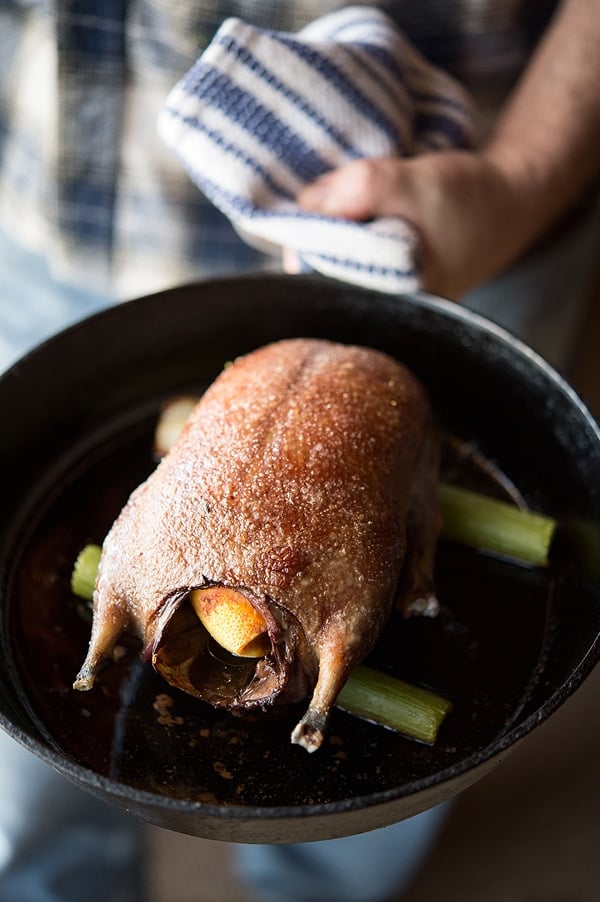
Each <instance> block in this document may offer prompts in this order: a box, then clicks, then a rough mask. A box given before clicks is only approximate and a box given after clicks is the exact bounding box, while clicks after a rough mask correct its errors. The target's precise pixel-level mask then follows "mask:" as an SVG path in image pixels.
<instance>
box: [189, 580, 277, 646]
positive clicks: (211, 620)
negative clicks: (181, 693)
mask: <svg viewBox="0 0 600 902" xmlns="http://www.w3.org/2000/svg"><path fill="white" fill-rule="evenodd" d="M190 601H191V603H192V607H193V608H194V611H195V612H196V614H197V615H198V617H199V619H200V620H201V621H202V623H203V625H204V627H205V628H206V630H207V631H208V632H209V633H210V635H211V636H212V638H213V639H214V640H215V642H218V644H219V645H220V646H221V647H222V648H224V649H226V650H227V651H228V652H231V654H233V655H238V656H239V657H242V658H262V657H263V656H264V655H266V654H267V653H268V652H269V651H270V650H271V642H270V640H269V635H268V632H267V624H266V623H265V619H264V617H263V616H262V614H259V612H258V611H257V610H256V608H255V607H254V606H253V605H252V604H251V603H250V602H249V601H248V599H247V598H246V596H245V595H242V593H241V592H237V591H236V590H235V589H228V588H226V587H225V586H210V587H209V588H208V589H194V591H193V592H190Z"/></svg>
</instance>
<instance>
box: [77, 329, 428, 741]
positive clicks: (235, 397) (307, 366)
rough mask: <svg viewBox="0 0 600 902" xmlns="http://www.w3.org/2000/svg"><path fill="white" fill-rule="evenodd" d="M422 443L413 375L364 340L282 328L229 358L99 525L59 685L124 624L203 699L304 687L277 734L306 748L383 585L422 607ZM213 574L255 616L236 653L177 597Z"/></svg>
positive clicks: (384, 615) (86, 677)
mask: <svg viewBox="0 0 600 902" xmlns="http://www.w3.org/2000/svg"><path fill="white" fill-rule="evenodd" d="M438 456H439V448H438V436H437V433H436V430H435V426H434V423H433V417H432V412H431V409H430V405H429V401H428V398H427V396H426V393H425V391H424V389H423V387H422V386H421V384H420V383H419V382H418V381H417V380H416V378H415V377H414V376H413V375H412V374H411V373H410V372H409V371H408V370H407V369H406V368H405V367H404V366H402V365H401V364H399V363H397V362H396V361H395V360H393V359H392V358H390V357H388V356H387V355H385V354H382V353H381V352H379V351H375V350H371V349H367V348H361V347H355V346H347V345H341V344H337V343H333V342H328V341H323V340H316V339H290V340H285V341H280V342H277V343H274V344H271V345H267V346H265V347H263V348H260V349H259V350H257V351H254V352H253V353H250V354H248V355H246V356H244V357H241V358H239V359H238V360H236V361H235V363H234V364H232V365H230V366H228V367H227V368H226V369H225V370H224V371H223V372H222V373H221V375H220V376H219V377H218V378H217V379H216V381H215V382H214V383H213V384H212V386H210V388H209V389H208V390H207V391H206V393H205V394H204V396H203V397H202V398H201V400H200V402H199V403H198V405H197V407H196V408H195V409H194V411H193V412H192V414H191V416H190V418H189V420H188V421H187V423H186V426H185V427H184V430H183V432H182V434H181V436H180V437H179V439H178V440H177V441H176V443H175V445H174V446H173V447H172V448H171V450H170V451H169V453H168V454H167V455H166V457H164V458H163V460H162V461H161V462H160V464H159V465H158V467H157V468H156V470H155V471H154V473H153V474H152V475H151V476H150V477H149V478H148V479H147V480H146V482H145V483H143V484H142V485H141V486H139V487H138V488H137V489H136V490H135V491H134V492H133V494H132V495H131V497H130V499H129V501H128V502H127V504H126V506H125V507H124V508H123V510H122V512H121V513H120V515H119V517H118V518H117V520H116V521H115V523H114V525H113V527H112V528H111V530H110V532H109V533H108V535H107V537H106V539H105V541H104V545H103V551H102V557H101V561H100V567H99V572H98V579H97V583H96V591H95V595H94V620H93V626H92V635H91V640H90V646H89V650H88V654H87V657H86V660H85V662H84V664H83V666H82V668H81V671H80V673H79V675H78V677H77V679H76V682H75V684H74V685H75V687H76V688H78V689H89V688H91V686H92V684H93V682H94V678H95V675H96V673H97V671H98V669H99V668H100V666H101V665H102V663H103V662H104V661H105V659H106V658H107V657H108V656H109V655H110V653H111V650H112V648H113V646H114V644H115V643H116V641H117V639H118V637H119V635H120V634H121V633H122V632H123V631H125V630H127V631H129V632H133V633H135V634H137V635H138V636H139V637H140V638H141V639H142V641H143V644H144V648H145V656H146V658H147V659H151V660H152V663H153V665H154V666H155V668H156V669H157V670H159V672H161V673H162V674H163V675H164V676H165V677H166V679H167V680H168V681H169V682H170V683H172V684H173V685H176V686H178V687H179V688H182V689H184V690H185V691H187V692H191V693H192V694H194V695H197V696H198V697H200V698H202V699H204V700H205V701H208V702H209V703H210V704H213V705H215V706H222V707H226V708H228V709H230V710H231V711H233V712H234V713H243V712H244V711H246V710H249V709H253V708H268V707H269V706H271V705H273V704H275V703H276V704H278V705H280V704H283V703H296V702H300V701H302V700H304V699H306V698H308V699H309V702H308V709H307V711H306V713H305V715H304V717H303V718H302V719H301V721H300V722H299V723H298V725H297V726H296V727H295V729H294V731H293V733H292V741H293V742H296V743H298V744H300V745H303V746H304V747H305V748H307V749H308V750H309V751H313V750H314V749H316V748H318V746H319V745H320V744H321V741H322V738H323V733H324V730H325V728H326V724H327V719H328V716H329V712H330V709H331V707H332V705H333V704H334V702H335V699H336V696H337V694H338V692H339V691H340V689H341V687H342V686H343V685H344V683H345V681H346V679H347V678H348V675H349V674H350V672H351V670H352V669H353V668H354V667H355V666H356V665H357V664H358V663H359V662H360V661H361V660H363V658H364V657H365V656H366V655H367V654H368V652H369V651H370V650H371V648H372V647H373V645H374V643H375V642H376V640H377V638H378V637H379V636H380V635H381V632H382V630H383V629H384V626H385V624H386V622H387V620H388V618H389V615H390V612H391V609H392V606H393V604H394V601H396V602H397V603H398V604H399V606H400V607H401V609H402V610H403V611H404V613H411V612H415V611H422V612H425V613H435V610H436V601H435V596H434V594H433V577H432V570H433V560H434V554H435V546H436V541H437V534H438V529H439V512H438V504H437V477H438ZM219 587H223V588H224V589H228V590H235V591H234V592H233V593H232V592H228V593H224V594H225V595H227V597H228V598H232V597H235V593H236V592H239V593H240V594H241V595H242V596H244V599H247V600H248V601H250V603H251V605H252V607H253V608H254V609H255V610H256V611H257V612H258V614H259V615H261V616H262V618H263V619H264V623H265V629H266V631H267V632H268V639H269V643H270V650H269V651H268V652H267V654H265V655H263V656H261V657H259V658H257V659H252V660H248V659H240V660H241V661H244V662H245V665H244V667H241V668H237V669H236V667H230V666H229V664H228V663H227V662H226V663H225V664H224V665H220V664H219V663H218V659H219V655H218V654H217V655H216V656H215V655H214V654H207V653H206V650H207V649H209V651H210V641H211V640H210V638H209V635H208V633H207V632H206V630H205V629H204V627H202V625H201V624H200V621H199V619H198V617H197V616H196V614H195V612H194V608H193V607H192V605H191V604H190V603H189V598H190V593H191V592H193V591H194V590H199V589H203V588H212V589H215V588H219ZM213 595H214V592H213ZM217 596H218V593H217ZM192 597H193V598H194V599H196V598H200V599H202V593H200V594H199V595H198V593H197V592H195V591H194V596H192ZM211 603H212V602H211ZM194 607H197V605H194ZM261 622H262V621H261ZM203 655H204V658H205V659H206V661H205V663H204V664H202V663H201V658H202V656H203ZM207 662H208V663H207ZM209 665H210V666H209ZM215 668H216V669H215ZM219 668H221V669H220V670H219ZM232 674H233V676H232Z"/></svg>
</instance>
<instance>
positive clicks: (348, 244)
mask: <svg viewBox="0 0 600 902" xmlns="http://www.w3.org/2000/svg"><path fill="white" fill-rule="evenodd" d="M159 129H160V133H161V136H162V138H163V139H164V141H165V142H166V143H167V144H168V145H169V146H170V147H171V148H173V149H174V150H175V151H176V153H177V154H178V155H179V156H180V158H181V160H182V162H183V164H184V166H185V167H186V169H187V170H188V172H189V174H190V176H191V178H192V180H193V181H194V182H195V183H196V185H197V186H198V187H199V188H200V189H201V190H202V191H203V192H204V194H205V195H206V196H207V197H208V198H209V199H210V200H211V201H212V202H213V203H214V204H215V205H216V206H217V207H218V208H219V209H220V210H221V211H222V212H224V213H225V214H226V215H227V216H228V217H229V219H230V220H231V222H232V223H233V225H234V227H235V228H236V230H237V231H238V232H239V234H240V235H241V236H242V238H244V240H245V241H247V242H248V243H249V244H252V245H254V246H256V247H259V248H260V249H262V250H267V251H271V252H277V253H280V252H281V249H282V248H284V247H288V248H292V249H294V250H295V251H296V252H297V253H298V255H299V257H300V260H301V262H302V264H303V267H304V268H305V269H312V270H316V271H317V272H320V273H322V274H324V275H327V276H331V277H334V278H338V279H342V280H344V281H346V282H352V283H355V284H359V285H363V286H366V287H371V288H376V289H379V290H382V291H388V292H402V291H412V290H415V289H416V288H418V287H419V268H418V257H419V253H418V251H419V242H418V239H417V236H416V234H415V231H414V229H413V228H412V226H411V225H410V224H409V223H407V222H406V221H405V220H403V219H401V218H399V217H385V218H380V219H375V220H372V221H370V222H366V223H355V222H350V221H348V220H343V219H336V218H332V217H327V216H321V215H315V214H312V213H307V212H305V211H303V210H301V209H300V208H299V207H298V205H297V204H296V201H295V198H296V196H297V194H298V192H299V190H300V189H301V188H302V187H303V186H304V185H307V184H309V183H310V182H312V181H314V179H316V178H317V177H318V176H320V175H323V174H324V173H325V172H327V171H329V170H331V169H334V168H336V167H338V166H340V165H342V164H344V163H347V162H349V161H351V160H354V159H357V158H360V157H382V156H413V155H415V154H418V153H422V152H424V151H431V150H441V149H444V148H449V147H468V146H471V145H472V143H473V140H474V116H473V110H472V106H471V103H470V100H469V98H468V97H467V95H466V93H465V91H464V90H463V89H462V88H461V87H460V86H459V85H458V84H457V83H456V82H455V81H454V80H453V79H451V78H450V77H449V76H448V75H446V74H445V73H443V72H441V71H440V70H439V69H436V68H434V67H432V66H431V65H430V64H429V63H427V61H426V60H425V59H424V58H423V57H422V56H421V55H420V54H419V53H418V52H417V51H416V50H415V49H414V48H413V47H412V46H411V44H410V43H409V42H408V41H407V40H406V38H405V37H404V36H403V34H402V33H401V32H400V31H399V30H398V29H397V28H396V26H395V25H394V24H393V23H392V22H391V20H390V19H389V18H388V17H387V16H386V15H385V14H384V13H382V12H380V11H379V10H377V9H373V8H370V7H349V8H347V9H345V10H342V11H341V12H337V13H332V14H330V15H327V16H324V17H322V18H320V19H317V20H316V21H315V22H313V23H312V24H311V25H309V26H308V27H307V28H304V29H303V30H302V31H300V32H298V33H297V34H295V35H292V34H289V33H283V32H276V31H268V30H265V29H262V28H256V27H254V26H252V25H248V24H246V23H245V22H242V21H241V20H239V19H227V20H226V21H225V22H224V23H223V24H222V26H221V27H220V29H219V30H218V32H217V33H216V35H215V37H214V38H213V40H212V42H211V43H210V44H209V46H208V47H207V49H206V50H205V51H204V53H203V54H202V56H201V57H200V59H199V60H198V61H197V62H196V64H195V65H194V66H193V67H192V68H191V69H190V70H189V72H188V73H187V74H186V75H185V76H184V77H183V78H182V80H181V81H180V82H179V83H178V84H177V85H176V86H175V87H174V89H173V90H172V92H171V93H170V95H169V97H168V100H167V104H166V107H165V109H164V111H163V112H162V113H161V117H160V123H159Z"/></svg>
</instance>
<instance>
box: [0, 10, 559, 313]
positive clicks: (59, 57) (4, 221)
mask: <svg viewBox="0 0 600 902" xmlns="http://www.w3.org/2000/svg"><path fill="white" fill-rule="evenodd" d="M372 5H377V6H379V7H381V8H382V9H383V10H384V11H385V12H386V13H387V14H388V15H390V16H391V17H392V18H393V19H394V20H395V21H396V23H397V24H398V25H399V26H400V27H401V28H402V29H403V31H404V32H405V33H406V34H407V36H408V37H409V38H410V40H411V42H412V43H413V44H414V45H415V46H416V47H417V48H418V49H419V50H420V51H421V53H423V54H424V55H425V57H427V59H428V60H430V61H431V62H432V63H434V64H436V65H441V66H442V67H444V68H445V69H447V70H448V71H449V72H451V73H453V74H454V75H456V76H458V77H459V78H461V79H462V80H463V81H464V82H465V83H466V84H467V86H468V87H469V88H470V90H471V92H472V93H473V92H474V93H475V95H476V97H477V95H478V93H479V94H483V93H486V94H487V95H489V96H490V97H491V98H493V100H494V102H495V100H496V99H497V98H499V97H501V96H503V94H504V93H505V92H506V90H507V87H508V85H509V84H510V83H511V82H512V80H513V79H514V77H515V75H516V73H517V72H518V71H519V68H520V67H521V65H522V64H523V62H524V60H525V59H526V57H527V55H528V53H529V51H530V48H531V46H532V44H533V42H534V41H535V39H536V38H537V36H538V34H539V32H540V30H541V29H542V28H543V26H544V25H545V23H546V22H547V20H548V17H549V15H550V13H551V9H552V7H553V5H554V3H552V2H551V0H470V2H465V0H461V2H459V0H418V2H417V0H414V2H400V0H398V2H392V0H390V2H387V3H374V4H372ZM342 6H344V4H343V3H339V2H337V0H324V2H319V3H317V2H316V0H297V2H291V0H247V2H245V0H225V2H222V3H216V2H210V0H204V2H196V0H177V2H172V0H102V2H94V0H0V73H1V75H0V228H2V229H3V230H4V231H5V232H6V233H8V234H9V235H10V236H11V237H12V238H13V239H15V240H16V241H17V242H19V243H20V244H22V245H23V246H25V247H27V248H29V249H31V250H34V251H38V252H40V253H42V254H43V255H44V256H45V257H47V258H48V259H49V260H50V261H51V263H52V266H53V269H54V272H55V275H56V276H57V277H58V278H60V279H63V280H65V281H68V282H70V283H72V284H80V285H85V286H87V287H88V288H89V287H93V289H94V290H95V291H97V292H100V293H104V294H107V295H109V296H112V297H118V298H127V297H132V296H134V295H138V294H140V293H144V292H146V291H154V290H158V289H160V288H163V287H167V286H169V285H173V284H176V283H181V282H182V281H187V280H190V279H193V278H196V277H199V276H210V275H216V274H220V273H224V272H234V271H243V270H248V269H250V268H257V267H260V268H265V267H269V268H272V267H274V266H276V265H277V261H276V260H275V259H274V258H271V257H266V256H264V255H263V254H261V253H260V252H259V251H257V250H255V249H253V248H251V247H249V246H248V245H246V244H245V243H244V242H242V241H241V240H240V238H239V237H238V235H237V234H236V232H235V231H234V229H233V228H232V226H231V224H230V223H229V221H228V219H227V218H226V217H225V216H224V215H223V214H222V213H221V212H219V211H218V210H217V208H216V207H215V206H213V204H212V203H210V202H209V201H208V200H206V198H205V197H204V195H203V194H202V193H201V192H200V191H199V190H198V189H197V188H196V187H195V186H194V185H193V184H192V182H191V181H190V179H189V177H188V175H187V174H186V172H185V171H184V169H183V167H182V166H181V164H180V162H179V161H178V160H177V158H176V157H175V155H174V154H173V153H172V152H171V151H170V150H169V149H168V148H167V147H166V146H165V145H164V144H163V142H162V141H161V139H160V137H159V136H158V133H157V125H156V123H157V121H158V117H159V113H160V111H161V109H162V108H163V107H164V104H165V101H166V98H167V96H168V94H169V92H170V91H171V89H172V88H173V86H174V85H175V84H176V83H177V82H178V81H179V80H180V79H181V78H182V76H183V75H184V73H185V72H187V71H188V70H189V69H190V68H191V67H192V65H193V64H194V63H195V61H196V60H197V59H198V58H199V57H200V55H201V54H202V52H203V51H204V50H205V49H206V47H207V46H208V45H209V43H210V42H211V40H212V39H213V37H214V35H215V33H216V32H217V30H218V28H219V27H220V25H221V24H222V22H223V20H224V19H226V18H228V17H239V18H242V19H244V20H245V21H247V22H251V23H253V24H255V25H257V26H259V27H262V28H271V29H274V30H277V31H287V32H292V33H295V32H297V31H299V30H300V29H302V28H304V27H305V26H306V25H308V23H309V22H311V21H313V20H314V19H316V18H317V17H319V16H321V15H323V14H325V13H327V12H330V11H333V10H335V9H339V8H340V7H342Z"/></svg>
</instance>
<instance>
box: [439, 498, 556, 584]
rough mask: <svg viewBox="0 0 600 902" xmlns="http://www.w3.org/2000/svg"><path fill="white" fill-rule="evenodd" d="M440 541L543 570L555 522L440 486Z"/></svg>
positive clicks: (512, 506)
mask: <svg viewBox="0 0 600 902" xmlns="http://www.w3.org/2000/svg"><path fill="white" fill-rule="evenodd" d="M438 491H439V500H440V507H441V511H442V537H443V538H446V539H450V540H452V541H455V542H461V543H462V544H464V545H470V546H472V547H473V548H478V549H481V550H482V551H489V552H492V553H494V554H499V555H501V556H502V557H507V558H512V559H514V560H518V561H522V562H523V563H527V564H532V565H535V566H541V567H544V566H546V565H547V564H548V553H549V550H550V544H551V542H552V538H553V536H554V532H555V529H556V521H555V520H553V519H552V518H551V517H546V516H544V515H543V514H538V513H534V512H532V511H528V510H522V509H521V508H519V507H517V506H516V505H515V504H511V503H510V502H506V501H498V500H497V499H495V498H489V497H487V496H486V495H481V494H479V493H478V492H473V491H470V490H468V489H463V488H460V487H459V486H455V485H448V484H447V483H443V482H441V483H440V485H439V489H438Z"/></svg>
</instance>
